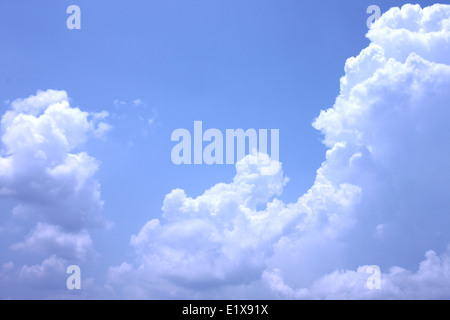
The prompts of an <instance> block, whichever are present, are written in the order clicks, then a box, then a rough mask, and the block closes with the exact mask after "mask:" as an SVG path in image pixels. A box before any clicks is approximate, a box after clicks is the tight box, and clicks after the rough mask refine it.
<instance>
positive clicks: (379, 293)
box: [263, 250, 450, 299]
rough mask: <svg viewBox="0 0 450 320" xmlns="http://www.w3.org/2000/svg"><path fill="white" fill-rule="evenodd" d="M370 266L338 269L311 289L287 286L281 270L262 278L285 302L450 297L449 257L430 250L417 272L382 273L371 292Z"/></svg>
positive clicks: (264, 275)
mask: <svg viewBox="0 0 450 320" xmlns="http://www.w3.org/2000/svg"><path fill="white" fill-rule="evenodd" d="M367 268H368V266H361V267H358V268H357V269H356V271H354V270H336V271H334V272H332V273H329V274H326V275H324V276H322V277H320V278H319V279H318V280H316V281H315V282H314V283H313V284H312V285H311V286H310V287H309V288H301V289H293V288H291V287H289V286H288V285H286V284H285V283H284V281H283V279H282V276H281V275H280V272H279V270H270V271H269V270H267V271H265V272H264V274H263V279H264V280H265V281H266V282H267V283H268V285H269V286H270V288H271V289H272V290H273V291H274V292H277V293H278V294H279V298H283V299H448V297H449V295H450V255H449V250H447V251H446V252H445V253H444V254H443V255H441V256H438V255H437V254H436V253H435V252H434V251H432V250H430V251H427V252H426V254H425V260H423V261H421V262H420V264H419V267H418V269H417V271H415V272H411V271H409V270H406V269H404V268H401V267H392V268H390V269H389V272H387V273H381V277H380V287H379V289H373V288H372V289H370V288H369V287H368V284H367V282H368V281H370V277H371V272H368V270H367Z"/></svg>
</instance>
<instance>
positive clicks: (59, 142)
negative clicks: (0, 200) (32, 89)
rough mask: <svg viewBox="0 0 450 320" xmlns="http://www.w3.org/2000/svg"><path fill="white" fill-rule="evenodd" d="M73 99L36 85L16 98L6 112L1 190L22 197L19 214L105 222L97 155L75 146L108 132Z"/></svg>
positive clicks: (75, 223) (80, 223)
mask: <svg viewBox="0 0 450 320" xmlns="http://www.w3.org/2000/svg"><path fill="white" fill-rule="evenodd" d="M106 116H107V114H104V113H103V114H101V116H99V115H97V116H94V117H93V119H90V116H89V114H88V113H87V112H83V111H81V110H80V109H78V108H72V107H70V105H69V101H68V97H67V94H66V92H64V91H54V90H48V91H38V93H37V94H36V95H35V96H31V97H29V98H27V99H18V100H15V101H13V102H12V103H11V109H10V110H9V111H7V112H6V113H5V114H4V116H3V117H2V121H1V128H2V142H3V145H4V150H3V154H4V156H3V157H0V163H1V164H2V166H1V169H0V188H1V190H2V192H1V193H2V195H3V196H8V197H10V198H13V199H15V200H17V201H18V202H19V206H18V208H20V210H18V211H20V212H21V214H23V215H27V216H28V217H30V218H32V217H34V219H36V220H38V221H44V222H48V223H52V224H58V225H61V226H63V227H64V228H66V229H72V230H80V229H81V228H84V227H87V226H92V225H96V224H97V225H98V224H99V223H101V217H100V215H99V212H100V210H101V208H102V205H103V204H102V201H101V199H100V185H99V183H98V182H97V181H96V180H95V179H94V178H93V175H94V174H95V172H96V171H97V170H98V161H97V160H96V159H94V158H92V157H91V156H89V155H88V154H87V153H86V152H80V151H76V150H79V149H80V147H81V146H82V145H83V144H84V143H85V142H86V140H87V139H88V137H89V135H90V134H92V135H94V136H96V135H99V134H100V133H102V134H103V133H105V132H106V131H107V129H106V128H109V127H108V125H107V124H104V123H103V122H100V119H103V118H105V117H106Z"/></svg>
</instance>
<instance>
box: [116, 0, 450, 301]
mask: <svg viewBox="0 0 450 320" xmlns="http://www.w3.org/2000/svg"><path fill="white" fill-rule="evenodd" d="M367 36H368V38H369V39H370V40H371V43H370V45H369V46H368V47H367V48H365V49H364V50H362V51H361V53H360V54H359V55H358V56H357V57H352V58H350V59H348V60H347V62H346V64H345V75H344V76H343V77H342V79H341V92H340V94H339V96H338V97H337V99H336V102H335V104H334V106H333V107H332V108H330V109H328V110H326V111H322V112H321V113H320V115H319V116H318V118H317V119H315V121H314V123H313V125H314V127H315V128H316V129H318V130H320V131H321V132H322V133H323V135H324V143H325V145H326V146H327V147H328V148H329V150H328V151H327V154H326V160H325V161H324V163H323V164H322V166H321V167H320V168H319V170H318V171H317V177H316V181H315V183H314V185H313V186H312V187H311V189H310V190H309V191H308V192H307V193H306V194H304V195H303V196H301V197H300V198H299V199H298V201H297V202H296V203H292V204H285V203H283V202H282V201H280V200H279V199H277V198H276V196H278V195H280V194H281V192H282V188H283V186H284V184H285V182H286V180H285V178H284V177H283V174H282V170H281V165H280V164H279V163H275V165H276V166H278V168H279V170H277V171H276V173H275V174H274V175H272V176H267V175H264V174H263V173H262V171H263V168H265V167H266V166H268V165H270V164H269V163H270V160H268V159H266V161H262V162H258V163H257V164H255V165H253V166H251V165H248V164H246V163H245V162H244V163H238V164H237V166H236V169H237V173H236V176H235V178H234V179H233V181H232V182H231V183H228V184H224V183H219V184H217V185H215V186H213V187H212V188H211V189H209V190H207V191H205V192H204V193H203V194H202V195H201V196H199V197H197V198H190V197H188V196H186V194H185V192H184V191H183V190H179V189H176V190H173V191H172V192H171V193H170V194H168V195H167V196H166V199H165V201H164V205H163V207H162V211H163V218H162V219H161V220H159V219H154V220H151V221H149V222H148V223H147V224H145V226H144V227H143V228H142V229H141V231H140V232H139V233H138V234H137V235H134V236H133V237H132V238H131V246H132V247H133V248H134V250H135V253H136V261H134V262H133V263H124V264H122V265H121V266H119V267H113V268H111V269H110V279H111V282H112V283H118V282H120V281H119V279H128V284H127V285H126V288H127V293H131V292H133V294H134V295H135V296H152V295H153V296H154V295H157V294H158V292H159V293H161V292H164V293H165V294H166V295H169V296H176V297H192V296H198V297H202V294H201V293H203V297H211V294H213V293H216V294H217V293H218V292H219V293H220V292H222V295H220V294H219V296H220V297H222V298H223V297H226V296H225V294H226V292H228V293H230V291H227V289H226V288H227V287H230V286H232V287H233V288H235V289H236V290H234V292H241V295H240V296H238V297H237V298H239V297H247V298H251V297H253V296H254V294H255V290H256V289H255V288H261V285H262V284H264V283H265V284H267V285H268V287H269V288H270V289H271V293H272V294H273V295H274V296H278V297H280V296H281V297H291V298H424V297H439V298H445V297H447V298H448V297H449V295H450V293H449V292H448V290H447V289H445V286H447V284H448V278H449V273H448V270H449V269H448V268H449V267H448V261H449V260H448V255H447V254H444V255H442V256H437V255H436V254H435V253H434V252H433V251H429V250H430V249H434V250H439V251H441V252H444V251H445V250H446V249H445V248H446V246H447V244H448V243H449V242H450V223H449V216H448V212H447V209H446V208H448V207H449V206H450V197H448V190H450V171H449V170H448V162H449V157H450V145H449V144H448V143H447V142H446V141H448V139H449V138H450V127H449V126H448V123H447V122H448V121H447V119H449V118H450V109H449V108H448V101H450V93H449V91H448V88H449V86H450V66H449V65H448V64H449V59H450V58H449V57H450V47H449V41H450V6H447V5H434V6H432V7H429V8H425V9H422V8H420V7H419V6H417V5H405V6H403V7H402V8H401V9H400V8H393V9H391V10H389V11H388V12H387V13H385V14H384V15H383V16H382V17H381V18H380V19H379V20H378V21H377V22H376V23H375V24H373V26H372V28H371V30H370V31H369V32H368V35H367ZM250 157H251V156H250ZM244 160H245V159H244ZM261 207H265V208H264V209H258V208H261ZM424 252H427V254H426V259H425V260H424V261H422V262H420V261H421V259H422V256H423V254H424ZM419 262H420V267H419V269H418V271H417V272H411V271H408V270H413V269H414V268H416V266H417V264H418V263H419ZM373 264H375V265H379V266H380V267H381V269H382V270H383V271H384V270H390V271H389V272H388V273H386V272H384V273H383V274H382V287H381V289H380V290H369V289H368V288H367V286H366V285H365V284H366V281H367V278H368V274H367V273H366V269H367V265H373ZM396 265H399V266H402V268H400V267H393V268H391V267H392V266H396ZM389 268H391V269H389ZM403 268H404V269H403ZM340 270H347V271H340ZM352 270H356V271H352ZM443 284H444V285H443ZM243 286H244V287H246V288H250V289H248V290H243V291H239V290H238V289H239V288H241V289H242V288H243ZM251 287H253V291H252V289H251ZM447 287H448V286H447ZM295 288H302V289H295ZM198 292H201V293H200V294H199V295H193V294H195V293H198ZM231 297H235V298H236V296H235V295H231Z"/></svg>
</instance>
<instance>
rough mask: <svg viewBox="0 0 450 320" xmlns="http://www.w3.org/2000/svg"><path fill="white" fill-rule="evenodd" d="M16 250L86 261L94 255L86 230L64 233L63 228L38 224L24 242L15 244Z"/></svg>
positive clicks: (13, 247)
mask: <svg viewBox="0 0 450 320" xmlns="http://www.w3.org/2000/svg"><path fill="white" fill-rule="evenodd" d="M12 249H14V250H22V251H28V252H36V251H43V253H44V254H56V255H58V256H59V257H63V258H67V259H71V258H72V259H75V260H77V261H82V260H85V259H86V258H87V257H88V256H89V255H92V254H93V252H92V250H93V249H92V239H91V236H90V235H89V233H88V232H87V231H86V230H82V231H80V232H79V233H68V232H64V231H62V229H61V227H59V226H53V225H47V224H43V223H38V225H37V226H36V228H35V229H34V230H33V231H31V232H30V233H29V234H28V236H27V237H26V239H25V240H24V241H23V242H19V243H15V244H14V245H13V246H12Z"/></svg>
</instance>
